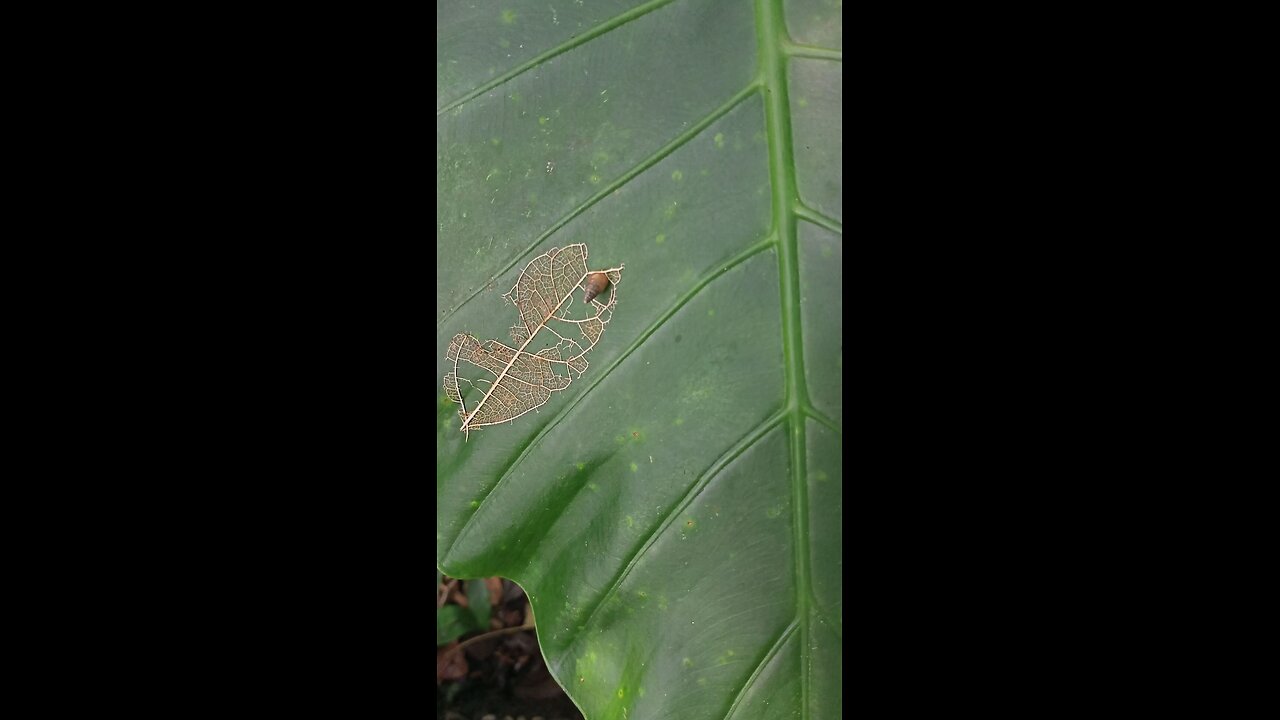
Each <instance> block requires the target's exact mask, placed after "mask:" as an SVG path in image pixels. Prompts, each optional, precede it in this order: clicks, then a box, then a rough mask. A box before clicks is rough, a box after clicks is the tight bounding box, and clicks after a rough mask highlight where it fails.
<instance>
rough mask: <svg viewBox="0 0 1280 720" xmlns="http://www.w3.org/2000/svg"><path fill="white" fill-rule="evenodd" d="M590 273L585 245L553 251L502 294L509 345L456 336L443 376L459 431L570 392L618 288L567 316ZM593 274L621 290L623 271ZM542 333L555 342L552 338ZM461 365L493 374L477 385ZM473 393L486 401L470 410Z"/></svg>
mask: <svg viewBox="0 0 1280 720" xmlns="http://www.w3.org/2000/svg"><path fill="white" fill-rule="evenodd" d="M549 169H550V163H548V171H549ZM592 274H593V273H592V272H591V271H588V269H587V246H586V245H585V244H582V243H578V244H575V245H568V246H565V247H564V248H551V250H549V251H547V252H546V253H544V254H542V255H539V256H538V257H536V258H534V259H533V260H531V261H530V262H529V264H528V265H526V266H525V268H524V269H523V270H521V271H520V276H519V278H518V279H517V280H516V284H515V285H514V286H513V287H512V288H511V291H510V292H508V293H507V294H505V295H503V300H504V301H507V302H510V303H511V304H512V305H515V307H516V309H517V312H518V313H519V315H520V322H518V323H517V324H515V325H513V326H512V327H511V340H512V344H511V345H506V344H504V343H501V342H498V341H497V340H488V341H486V342H484V343H481V342H480V340H479V339H477V338H476V337H475V336H474V335H471V334H470V333H459V334H457V335H455V336H454V337H453V340H452V341H451V342H450V343H449V349H448V351H447V353H446V356H445V357H446V359H448V360H451V361H453V371H452V372H450V373H447V374H445V376H444V392H445V396H446V397H448V398H449V400H451V401H453V402H455V403H457V404H458V405H460V406H461V408H462V409H461V410H459V411H458V415H459V416H460V417H461V418H462V427H461V429H462V431H463V432H464V433H467V434H468V437H469V435H470V431H471V430H473V429H475V428H477V427H484V426H488V425H498V424H502V423H508V422H511V421H513V420H515V419H516V418H519V417H520V416H522V415H525V414H527V413H529V412H531V411H536V410H537V409H538V408H540V407H542V406H543V405H545V404H546V403H547V401H548V400H550V399H551V393H553V392H558V391H560V390H563V389H565V388H566V387H568V386H569V383H571V382H573V380H574V379H575V378H578V377H582V374H583V373H584V372H586V370H587V368H588V367H589V363H588V362H587V360H586V354H587V353H588V352H589V351H590V350H591V349H592V348H594V347H595V345H596V343H597V342H599V340H600V337H601V335H603V333H604V330H605V326H606V325H608V323H609V321H610V320H611V319H612V317H613V310H614V308H615V306H616V305H617V301H618V294H617V291H616V289H615V290H613V291H611V292H610V293H609V297H608V301H607V302H601V301H599V300H594V299H592V298H590V297H588V301H589V302H587V301H584V302H583V303H582V305H583V306H585V307H586V308H587V310H586V314H583V313H581V312H580V313H578V315H580V317H573V316H571V315H570V312H569V310H570V308H571V307H572V306H573V302H572V301H573V294H574V291H576V290H577V289H579V288H580V287H584V284H585V283H586V282H587V279H588V277H589V276H591V275H592ZM594 274H603V275H604V276H605V277H607V279H608V281H609V282H610V283H611V284H612V285H614V286H616V285H617V284H618V282H620V281H621V280H622V266H621V265H619V266H618V267H616V268H609V269H607V270H601V271H596V272H595V273H594ZM557 328H559V329H557ZM544 330H545V331H547V333H548V334H549V335H550V336H554V337H548V335H547V334H544V333H543V331H544ZM538 339H542V340H543V345H544V346H543V347H542V348H541V349H537V350H531V349H530V345H531V344H532V343H533V342H534V341H535V340H538ZM461 362H466V363H467V364H468V365H470V366H471V368H474V369H478V370H479V371H481V373H487V375H488V377H486V376H485V375H483V374H482V375H481V376H479V377H477V378H476V379H474V380H473V379H472V378H469V377H464V376H462V375H460V374H459V364H460V363H461ZM463 383H465V388H466V389H465V391H464V386H463V385H462V384H463ZM472 391H478V392H480V393H482V396H481V398H480V400H479V402H477V403H476V405H475V406H474V407H473V408H470V409H468V408H467V404H466V400H465V398H464V394H470V393H471V392H472ZM579 469H581V465H580V466H579Z"/></svg>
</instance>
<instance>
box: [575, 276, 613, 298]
mask: <svg viewBox="0 0 1280 720" xmlns="http://www.w3.org/2000/svg"><path fill="white" fill-rule="evenodd" d="M607 287H609V276H608V275H605V274H604V273H602V272H598V273H591V274H590V275H588V276H587V287H586V292H584V293H583V294H582V302H584V303H589V302H591V300H592V299H593V298H595V296H597V295H599V294H600V293H602V292H604V289H605V288H607Z"/></svg>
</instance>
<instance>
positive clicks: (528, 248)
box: [434, 0, 843, 720]
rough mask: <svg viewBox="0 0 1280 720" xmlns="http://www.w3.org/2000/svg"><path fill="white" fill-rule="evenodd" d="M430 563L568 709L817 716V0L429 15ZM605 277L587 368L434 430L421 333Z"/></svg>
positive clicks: (822, 305)
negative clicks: (506, 622)
mask: <svg viewBox="0 0 1280 720" xmlns="http://www.w3.org/2000/svg"><path fill="white" fill-rule="evenodd" d="M437 20H438V28H439V30H438V36H437V41H438V48H439V49H438V55H437V59H436V80H437V84H436V107H437V118H436V151H437V162H436V175H437V177H436V179H437V188H438V189H437V198H436V199H437V218H436V219H437V235H436V238H437V242H436V246H437V256H438V260H439V264H438V271H437V276H436V287H437V295H436V309H437V313H436V344H437V347H436V351H437V352H436V358H437V371H436V375H435V378H434V380H435V383H436V394H437V443H438V444H437V469H436V497H437V501H438V515H437V518H436V543H437V550H436V561H437V566H438V568H440V569H442V570H443V571H444V572H446V573H447V574H448V575H450V576H451V577H464V578H468V577H470V578H479V577H486V576H492V575H502V576H505V577H508V578H511V579H513V580H515V581H516V582H518V583H520V585H521V586H522V587H523V588H524V589H525V591H526V593H527V594H528V596H529V599H530V602H531V603H532V606H533V610H534V616H535V619H536V621H537V626H538V636H539V642H540V643H541V646H542V650H543V653H544V655H545V657H546V660H547V665H548V667H549V668H550V669H551V671H552V674H553V675H554V676H555V678H556V679H557V680H558V681H559V682H560V683H561V684H562V685H563V686H564V687H565V689H566V691H567V692H568V693H569V695H570V697H571V698H572V699H573V700H574V702H575V703H577V705H578V706H579V707H580V708H581V709H582V711H583V714H584V716H585V717H586V718H588V720H603V719H605V718H631V719H636V718H650V717H665V718H774V717H778V718H781V717H795V716H800V717H811V718H835V717H840V716H841V707H842V699H841V687H840V682H841V670H840V663H841V659H840V655H841V653H840V650H841V644H842V639H841V638H842V615H843V613H842V592H841V564H842V551H841V545H840V541H841V522H842V521H841V512H842V511H841V507H842V502H843V494H842V493H843V473H842V467H841V426H842V419H843V408H842V406H841V389H842V375H843V338H842V335H841V287H842V280H841V273H840V266H841V259H842V246H843V239H842V210H841V205H842V183H841V178H842V168H841V164H840V163H841V160H840V151H841V142H842V141H841V132H842V125H841V123H842V119H841V91H840V81H841V73H842V65H841V58H842V52H841V49H840V48H841V30H840V22H841V10H840V3H839V2H838V1H836V0H784V1H783V2H774V1H773V0H756V1H755V2H750V1H743V0H720V1H717V0H674V1H672V0H657V1H654V2H644V3H637V2H634V1H633V2H609V1H602V0H552V1H551V2H546V1H545V0H543V1H541V2H523V1H520V2H517V1H514V0H513V1H511V2H503V3H497V4H494V3H466V2H463V3H442V4H440V5H439V6H438V9H437ZM577 242H583V243H586V244H587V246H588V249H589V253H590V255H589V258H588V261H587V264H588V266H589V267H591V268H593V269H595V268H604V267H614V266H618V265H622V264H624V263H625V265H626V272H625V275H624V279H623V282H622V283H621V284H620V285H619V286H618V287H617V288H616V292H617V293H618V303H617V307H616V309H615V311H614V314H613V318H612V322H611V323H610V324H609V327H608V330H607V331H606V332H605V334H604V336H603V337H602V339H601V340H600V342H599V343H598V344H597V345H596V347H595V348H594V349H593V350H592V351H591V355H590V363H591V367H590V368H589V369H588V370H587V371H586V373H585V374H584V376H583V377H581V378H580V379H576V380H574V382H573V383H572V384H571V385H570V386H569V387H568V388H566V389H565V390H563V391H560V392H557V393H555V394H554V395H553V396H552V398H551V400H550V401H548V402H547V403H546V405H544V406H542V407H541V408H539V411H538V412H536V413H530V414H528V415H526V416H524V417H521V418H519V419H517V420H515V421H514V422H512V423H510V424H505V425H499V426H494V427H488V428H482V429H478V430H476V431H474V432H472V433H471V435H470V439H469V441H464V437H463V433H461V432H459V425H460V419H459V417H458V415H457V409H458V406H457V405H454V404H453V403H450V402H449V401H448V400H447V399H446V398H445V397H444V393H443V391H442V389H441V382H440V378H441V377H442V376H443V375H444V374H445V373H446V372H448V371H449V369H451V367H452V363H448V362H446V360H445V351H446V348H447V346H448V343H449V340H450V338H452V337H453V335H455V334H456V333H460V332H469V333H471V334H473V335H475V336H476V337H478V338H480V339H481V340H485V339H488V338H495V339H498V340H505V339H506V337H507V328H508V327H509V326H510V325H512V324H513V323H514V322H515V319H516V311H515V308H513V307H512V306H511V305H509V304H504V302H503V301H502V299H501V295H502V294H503V293H505V292H507V291H508V290H510V289H511V287H512V285H514V284H515V280H516V277H517V275H518V274H519V271H520V269H521V268H522V267H523V266H524V264H526V263H528V262H529V261H530V260H531V259H532V258H533V257H535V256H536V255H539V254H541V253H544V252H546V251H547V250H549V249H550V248H552V247H563V246H565V245H568V244H571V243H577Z"/></svg>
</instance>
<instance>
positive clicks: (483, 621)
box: [467, 578, 493, 631]
mask: <svg viewBox="0 0 1280 720" xmlns="http://www.w3.org/2000/svg"><path fill="white" fill-rule="evenodd" d="M467 604H468V605H470V606H471V615H472V616H473V617H475V621H476V628H477V629H479V630H481V631H483V630H488V629H489V613H490V612H491V611H492V609H493V608H492V607H490V605H489V586H488V585H486V584H485V581H484V579H483V578H481V579H479V580H468V581H467Z"/></svg>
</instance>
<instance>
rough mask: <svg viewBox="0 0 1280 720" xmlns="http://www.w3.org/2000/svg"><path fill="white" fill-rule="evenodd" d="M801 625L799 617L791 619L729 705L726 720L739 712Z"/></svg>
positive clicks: (729, 719) (725, 715)
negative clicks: (748, 695) (763, 674)
mask: <svg viewBox="0 0 1280 720" xmlns="http://www.w3.org/2000/svg"><path fill="white" fill-rule="evenodd" d="M799 625H800V617H799V615H797V616H796V617H794V618H792V619H791V624H790V625H788V626H787V627H786V628H785V629H783V631H782V634H781V635H779V636H778V639H777V640H775V641H774V643H773V645H772V646H771V647H770V648H769V651H768V652H766V653H765V654H764V657H762V658H760V662H759V664H757V665H756V669H755V671H754V672H752V673H751V677H749V678H747V681H746V682H745V683H743V685H742V689H741V690H739V691H738V694H737V696H735V697H734V698H733V702H731V703H730V704H729V712H727V713H725V714H724V718H725V720H731V719H732V718H733V714H734V713H735V712H737V711H738V706H739V705H741V704H742V700H743V698H745V697H746V696H747V692H748V691H749V690H751V688H752V686H753V685H755V682H756V678H758V677H760V674H761V673H763V672H764V671H765V668H767V667H769V663H771V662H773V659H774V658H775V657H777V655H778V653H779V652H781V651H782V648H783V646H784V645H786V644H787V641H788V640H790V639H791V636H792V635H793V634H794V633H795V631H796V628H797V627H799Z"/></svg>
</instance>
